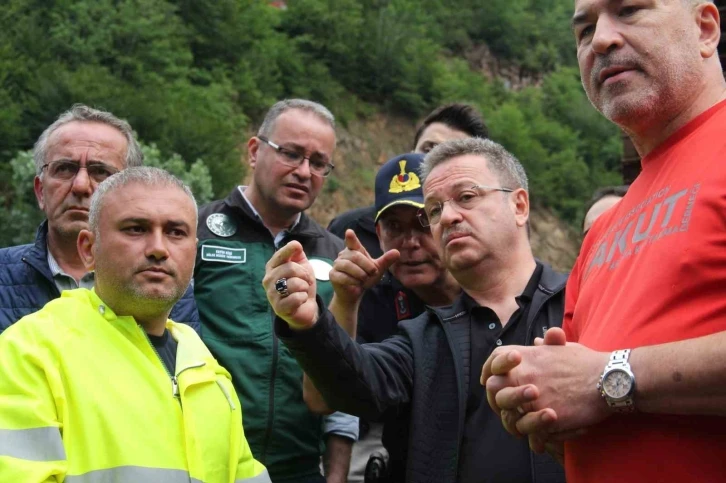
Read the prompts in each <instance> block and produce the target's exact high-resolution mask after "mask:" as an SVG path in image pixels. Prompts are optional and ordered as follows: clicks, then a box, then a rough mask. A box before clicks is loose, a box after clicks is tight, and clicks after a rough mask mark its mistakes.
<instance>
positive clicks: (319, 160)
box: [257, 136, 335, 177]
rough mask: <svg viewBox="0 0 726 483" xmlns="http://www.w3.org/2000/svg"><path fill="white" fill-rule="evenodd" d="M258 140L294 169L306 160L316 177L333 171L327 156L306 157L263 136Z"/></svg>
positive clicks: (314, 154)
mask: <svg viewBox="0 0 726 483" xmlns="http://www.w3.org/2000/svg"><path fill="white" fill-rule="evenodd" d="M257 139H259V140H260V141H262V142H264V143H266V144H267V145H269V146H270V147H271V148H272V149H274V150H275V151H277V153H278V154H279V155H280V156H279V158H280V161H281V162H282V163H283V164H286V165H288V166H290V167H292V168H297V167H298V166H300V165H301V164H302V163H303V161H305V160H306V159H307V160H308V162H309V163H310V172H311V173H312V174H314V175H316V176H323V177H325V176H328V175H329V174H330V172H331V171H333V168H334V167H335V166H333V164H332V163H330V162H329V161H328V160H327V158H326V157H325V156H323V155H322V154H319V153H313V154H311V155H310V156H305V155H304V154H303V153H301V152H299V151H293V150H292V149H287V148H283V147H281V146H278V145H277V144H275V143H273V142H272V141H270V140H269V139H267V138H265V137H263V136H257Z"/></svg>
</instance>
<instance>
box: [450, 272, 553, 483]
mask: <svg viewBox="0 0 726 483" xmlns="http://www.w3.org/2000/svg"><path fill="white" fill-rule="evenodd" d="M541 275H542V265H541V264H540V263H537V267H536V268H535V270H534V272H533V273H532V277H531V278H530V280H529V282H528V283H527V286H526V287H525V289H524V292H522V294H521V295H520V296H519V297H516V299H515V300H516V301H517V305H518V306H519V308H518V309H517V310H516V311H515V312H514V314H512V316H511V318H510V319H509V321H508V322H507V323H506V324H505V325H504V327H502V323H501V321H500V320H499V318H498V317H497V314H496V313H495V312H494V311H493V310H492V309H490V308H488V307H482V306H480V305H479V304H478V303H476V302H475V301H474V300H473V299H472V298H471V297H469V296H468V295H466V294H465V295H464V296H463V297H464V298H463V301H464V307H465V308H466V310H467V312H468V313H469V317H468V318H466V317H464V318H462V319H459V321H458V322H456V323H453V324H452V326H451V328H452V333H453V334H454V339H455V340H457V342H458V344H459V347H460V349H462V351H461V354H462V357H463V358H464V364H463V367H464V369H465V374H464V376H465V377H466V378H467V379H468V381H469V389H468V397H467V401H466V416H465V418H466V419H465V424H464V437H463V440H462V443H461V448H460V453H459V455H460V456H459V478H458V481H460V482H462V483H464V482H465V483H480V482H481V483H519V482H527V483H529V482H531V481H532V469H531V464H530V453H529V446H528V443H527V439H526V438H522V439H517V438H515V437H514V436H512V435H510V434H509V433H507V432H506V431H505V430H504V428H503V426H502V422H501V420H500V419H499V417H497V415H496V414H495V413H494V412H493V411H492V409H491V408H490V407H489V403H488V402H487V398H486V391H485V389H484V387H483V386H482V385H481V384H480V383H479V378H480V376H481V368H482V366H483V365H484V362H485V361H486V360H487V358H488V357H489V355H490V354H491V353H492V351H493V350H494V349H495V348H497V347H498V346H500V345H524V344H526V343H527V336H528V330H527V322H526V320H527V314H528V311H529V307H530V303H531V302H532V297H533V296H534V293H535V291H536V290H537V285H538V284H539V280H540V277H541ZM467 325H468V327H466V326H467ZM467 329H468V330H467ZM466 332H468V334H467V333H466ZM457 334H458V335H457ZM466 335H469V337H468V342H469V343H468V344H467V340H466V339H467V337H466ZM462 336H463V337H462ZM467 345H468V346H469V348H468V351H467V350H466V346H467ZM467 356H468V360H467Z"/></svg>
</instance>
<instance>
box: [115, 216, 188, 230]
mask: <svg viewBox="0 0 726 483" xmlns="http://www.w3.org/2000/svg"><path fill="white" fill-rule="evenodd" d="M119 223H136V224H138V225H150V224H151V223H152V221H151V220H150V219H148V218H139V217H133V216H132V217H129V218H124V219H122V220H120V221H119ZM164 226H166V227H172V228H177V227H182V228H186V229H189V223H187V222H186V221H184V220H168V221H167V222H166V223H164Z"/></svg>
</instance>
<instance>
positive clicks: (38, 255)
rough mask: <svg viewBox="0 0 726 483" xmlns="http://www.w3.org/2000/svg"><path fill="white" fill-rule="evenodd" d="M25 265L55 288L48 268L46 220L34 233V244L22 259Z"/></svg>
mask: <svg viewBox="0 0 726 483" xmlns="http://www.w3.org/2000/svg"><path fill="white" fill-rule="evenodd" d="M23 260H24V261H25V263H27V264H28V265H30V266H31V267H33V268H34V269H35V270H37V271H38V272H40V273H41V275H43V277H45V278H46V279H48V281H49V282H51V283H52V285H53V287H55V282H54V281H53V274H52V273H51V271H50V267H49V266H48V220H45V221H43V223H41V224H40V226H38V230H37V231H36V233H35V242H33V245H31V247H30V249H29V250H28V251H27V252H26V253H25V256H24V257H23Z"/></svg>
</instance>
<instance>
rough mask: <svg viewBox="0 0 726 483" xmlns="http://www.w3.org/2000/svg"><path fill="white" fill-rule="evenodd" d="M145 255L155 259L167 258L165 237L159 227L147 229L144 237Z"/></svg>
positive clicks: (167, 251)
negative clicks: (157, 228)
mask: <svg viewBox="0 0 726 483" xmlns="http://www.w3.org/2000/svg"><path fill="white" fill-rule="evenodd" d="M146 257H147V258H149V259H152V260H157V261H160V260H166V259H167V258H169V247H168V246H167V239H166V237H165V236H164V233H163V232H162V231H161V230H160V229H159V230H150V231H149V233H148V235H147V237H146Z"/></svg>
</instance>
